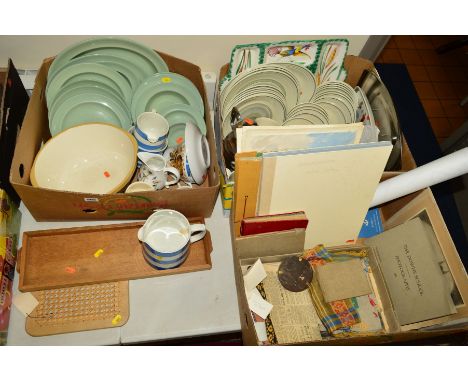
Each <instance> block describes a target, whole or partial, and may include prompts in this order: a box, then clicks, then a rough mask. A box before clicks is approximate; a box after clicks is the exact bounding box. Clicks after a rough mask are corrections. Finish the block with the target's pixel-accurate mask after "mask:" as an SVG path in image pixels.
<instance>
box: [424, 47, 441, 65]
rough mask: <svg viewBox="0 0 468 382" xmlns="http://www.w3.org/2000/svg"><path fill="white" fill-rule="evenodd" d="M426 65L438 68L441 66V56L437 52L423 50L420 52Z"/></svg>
mask: <svg viewBox="0 0 468 382" xmlns="http://www.w3.org/2000/svg"><path fill="white" fill-rule="evenodd" d="M419 55H420V56H421V59H422V62H423V64H424V65H431V66H437V65H440V64H441V62H440V56H439V55H438V54H437V53H436V51H435V50H423V51H420V52H419Z"/></svg>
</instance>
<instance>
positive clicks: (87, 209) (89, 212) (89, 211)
mask: <svg viewBox="0 0 468 382" xmlns="http://www.w3.org/2000/svg"><path fill="white" fill-rule="evenodd" d="M83 212H86V213H87V214H94V213H95V212H97V210H95V209H93V208H86V209H84V210H83Z"/></svg>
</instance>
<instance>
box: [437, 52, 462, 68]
mask: <svg viewBox="0 0 468 382" xmlns="http://www.w3.org/2000/svg"><path fill="white" fill-rule="evenodd" d="M463 58H464V57H463V54H461V52H459V51H458V50H456V51H452V52H447V53H443V54H440V55H439V62H440V65H442V66H443V67H446V66H463V65H464V60H463Z"/></svg>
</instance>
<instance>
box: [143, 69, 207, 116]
mask: <svg viewBox="0 0 468 382" xmlns="http://www.w3.org/2000/svg"><path fill="white" fill-rule="evenodd" d="M145 82H148V86H151V85H154V86H159V85H165V84H168V83H172V84H174V85H180V86H183V87H186V88H187V90H188V91H190V92H192V93H193V94H194V95H196V96H197V97H199V98H200V101H199V105H198V106H199V109H200V112H201V114H202V115H204V114H205V108H204V105H203V99H202V97H201V95H200V92H199V91H198V89H197V87H196V86H195V85H194V84H193V82H192V81H190V80H189V79H188V78H187V77H184V76H183V75H181V74H178V73H171V72H164V73H156V74H153V75H152V76H151V77H149V78H145Z"/></svg>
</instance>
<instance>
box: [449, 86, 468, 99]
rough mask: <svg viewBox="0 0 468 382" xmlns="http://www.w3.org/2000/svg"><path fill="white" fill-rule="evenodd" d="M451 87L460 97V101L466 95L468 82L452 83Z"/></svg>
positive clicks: (467, 93)
mask: <svg viewBox="0 0 468 382" xmlns="http://www.w3.org/2000/svg"><path fill="white" fill-rule="evenodd" d="M452 87H453V89H454V90H455V94H456V95H457V97H458V98H459V99H460V101H461V100H462V99H464V98H465V97H468V83H467V82H458V83H452Z"/></svg>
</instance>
